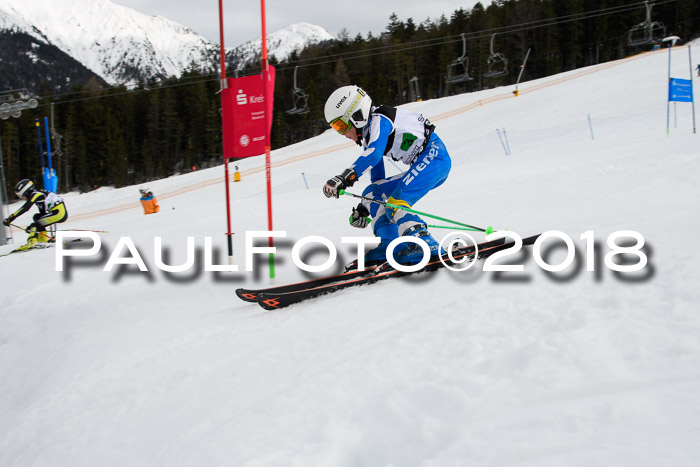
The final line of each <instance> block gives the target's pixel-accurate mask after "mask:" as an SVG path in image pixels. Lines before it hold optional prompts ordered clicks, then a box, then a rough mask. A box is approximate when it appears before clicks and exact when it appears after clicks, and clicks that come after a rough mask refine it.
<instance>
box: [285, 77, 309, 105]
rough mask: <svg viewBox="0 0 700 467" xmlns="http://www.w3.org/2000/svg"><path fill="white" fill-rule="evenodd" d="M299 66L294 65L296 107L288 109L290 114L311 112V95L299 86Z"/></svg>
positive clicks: (293, 92)
mask: <svg viewBox="0 0 700 467" xmlns="http://www.w3.org/2000/svg"><path fill="white" fill-rule="evenodd" d="M298 69H299V67H298V66H296V67H294V89H293V90H292V102H293V103H294V107H292V108H291V109H289V110H287V114H289V115H302V114H305V113H308V112H309V95H308V94H307V93H306V91H304V90H303V89H301V88H298V87H297V70H298Z"/></svg>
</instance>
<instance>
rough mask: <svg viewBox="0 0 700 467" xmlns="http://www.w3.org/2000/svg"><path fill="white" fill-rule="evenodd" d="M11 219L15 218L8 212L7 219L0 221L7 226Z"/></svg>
mask: <svg viewBox="0 0 700 467" xmlns="http://www.w3.org/2000/svg"><path fill="white" fill-rule="evenodd" d="M13 220H15V218H14V216H13V215H12V214H10V216H9V217H8V218H7V219H5V220H4V221H2V223H3V225H4V226H5V227H9V226H10V224H12V221H13Z"/></svg>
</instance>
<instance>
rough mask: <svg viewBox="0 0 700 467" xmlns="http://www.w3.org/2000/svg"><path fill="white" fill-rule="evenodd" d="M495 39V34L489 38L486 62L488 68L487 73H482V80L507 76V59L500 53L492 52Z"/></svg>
mask: <svg viewBox="0 0 700 467" xmlns="http://www.w3.org/2000/svg"><path fill="white" fill-rule="evenodd" d="M495 38H496V34H493V35H492V36H491V48H490V55H489V58H488V60H487V61H486V63H487V64H488V66H489V71H487V72H486V73H484V75H483V76H484V78H498V77H499V76H504V75H507V74H508V59H507V58H506V57H505V55H503V54H502V53H495V52H494V51H493V40H494V39H495Z"/></svg>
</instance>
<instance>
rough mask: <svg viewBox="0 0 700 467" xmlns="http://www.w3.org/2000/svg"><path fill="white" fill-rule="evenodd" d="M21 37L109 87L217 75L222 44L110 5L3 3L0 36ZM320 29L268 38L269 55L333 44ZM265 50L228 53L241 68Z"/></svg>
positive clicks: (96, 0)
mask: <svg viewBox="0 0 700 467" xmlns="http://www.w3.org/2000/svg"><path fill="white" fill-rule="evenodd" d="M9 31H11V32H15V33H17V32H22V33H26V34H29V35H31V36H32V37H33V38H35V39H36V40H37V41H38V42H41V43H45V44H51V45H54V46H56V47H58V48H59V49H60V50H62V51H63V52H65V53H66V54H68V55H69V56H71V57H72V58H74V59H75V60H77V61H78V62H80V63H82V64H83V65H85V66H86V67H87V68H88V69H90V70H92V71H93V72H94V73H95V74H97V75H98V76H100V77H102V78H103V79H104V80H105V81H107V82H108V83H110V84H127V85H128V84H134V83H136V82H137V81H139V80H147V79H149V78H153V77H155V78H162V77H166V76H179V75H180V74H181V73H182V72H183V71H184V70H186V69H188V68H190V67H191V66H192V65H193V64H194V66H195V67H196V68H197V69H199V70H202V71H214V70H216V69H217V66H218V55H219V49H218V45H217V44H214V43H212V42H211V41H209V40H207V39H205V38H204V37H202V36H200V35H198V34H197V33H196V32H194V31H193V30H191V29H190V28H188V27H186V26H183V25H181V24H178V23H176V22H173V21H170V20H168V19H166V18H163V17H160V16H148V15H145V14H142V13H139V12H137V11H135V10H133V9H130V8H127V7H124V6H120V5H117V4H115V3H113V2H111V1H110V0H32V1H26V0H3V1H2V3H0V33H3V32H4V33H7V32H9ZM331 38H332V36H331V35H330V34H329V33H328V32H327V31H325V30H324V29H323V28H321V27H319V26H314V25H311V24H307V23H299V24H295V25H292V26H289V27H287V28H285V29H283V30H281V31H278V32H273V33H271V34H268V40H269V52H270V55H271V56H273V57H275V58H277V59H278V60H281V59H284V58H285V57H287V56H288V55H289V54H290V53H291V52H292V51H294V50H298V49H300V48H303V47H305V46H306V45H308V44H309V43H314V42H319V41H322V40H327V39H331ZM259 50H260V39H257V40H255V41H251V42H248V43H245V44H243V45H241V46H240V47H238V48H234V49H232V50H230V51H229V52H227V55H228V56H229V61H230V62H231V63H233V64H235V66H236V67H237V68H242V67H243V66H245V64H246V63H250V61H251V60H252V59H254V57H255V55H256V53H259Z"/></svg>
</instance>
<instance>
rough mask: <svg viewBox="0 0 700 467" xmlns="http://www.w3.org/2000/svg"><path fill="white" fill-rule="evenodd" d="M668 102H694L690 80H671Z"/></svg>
mask: <svg viewBox="0 0 700 467" xmlns="http://www.w3.org/2000/svg"><path fill="white" fill-rule="evenodd" d="M668 100H669V101H671V102H673V101H675V102H693V85H692V83H691V82H690V80H689V79H679V78H671V81H669V83H668Z"/></svg>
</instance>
